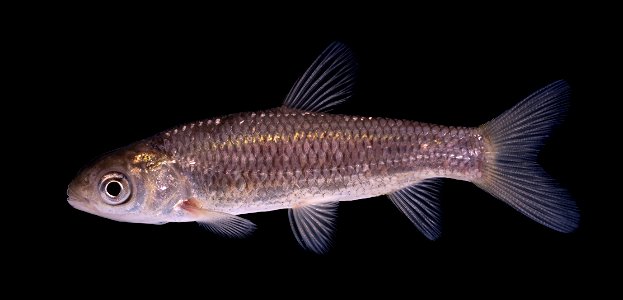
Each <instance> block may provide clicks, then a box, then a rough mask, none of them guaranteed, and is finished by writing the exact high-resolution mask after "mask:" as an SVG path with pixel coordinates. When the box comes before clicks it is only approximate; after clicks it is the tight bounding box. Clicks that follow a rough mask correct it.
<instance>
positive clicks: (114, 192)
mask: <svg viewBox="0 0 623 300" xmlns="http://www.w3.org/2000/svg"><path fill="white" fill-rule="evenodd" d="M106 193H108V195H110V196H112V197H117V196H119V194H121V183H119V182H118V181H111V182H109V183H108V184H107V185H106Z"/></svg>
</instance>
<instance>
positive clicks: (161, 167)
mask: <svg viewBox="0 0 623 300" xmlns="http://www.w3.org/2000/svg"><path fill="white" fill-rule="evenodd" d="M180 174H181V173H180V172H179V170H178V169H177V165H176V163H175V160H173V159H170V158H169V157H168V156H167V155H166V154H163V153H161V152H158V151H157V150H153V149H151V148H150V147H147V146H146V145H136V146H130V147H128V148H124V149H120V150H117V151H114V152H112V153H110V154H107V155H105V156H103V157H101V158H100V159H98V160H96V161H95V162H94V163H93V164H91V165H90V166H88V167H86V168H85V169H83V170H82V171H81V172H79V174H78V176H77V177H76V178H74V180H73V181H72V182H71V183H70V184H69V187H68V189H67V196H68V198H67V201H68V202H69V204H70V205H71V206H73V207H74V208H76V209H79V210H81V211H84V212H87V213H90V214H94V215H97V216H100V217H104V218H108V219H111V220H115V221H122V222H131V223H147V224H163V223H166V222H167V221H168V220H169V219H168V218H170V215H171V212H172V211H173V209H174V208H175V205H176V203H178V202H179V201H182V200H183V199H187V198H188V189H187V188H186V181H185V180H184V178H183V176H181V175H180Z"/></svg>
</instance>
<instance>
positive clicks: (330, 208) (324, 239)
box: [288, 202, 338, 254]
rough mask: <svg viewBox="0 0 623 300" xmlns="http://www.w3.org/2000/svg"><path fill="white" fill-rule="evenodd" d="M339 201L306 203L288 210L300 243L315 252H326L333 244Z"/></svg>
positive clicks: (295, 234)
mask: <svg viewBox="0 0 623 300" xmlns="http://www.w3.org/2000/svg"><path fill="white" fill-rule="evenodd" d="M337 205H338V202H326V203H320V204H314V205H306V206H300V207H295V208H291V209H289V210H288V217H289V219H290V227H291V228H292V232H293V233H294V237H295V238H296V240H297V241H298V243H299V244H300V245H301V246H302V247H303V248H305V249H307V250H311V251H313V252H315V253H318V254H322V253H325V252H326V251H327V250H328V249H329V246H330V244H331V239H332V238H333V231H334V229H335V226H334V221H335V216H336V213H337Z"/></svg>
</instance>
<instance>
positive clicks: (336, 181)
mask: <svg viewBox="0 0 623 300" xmlns="http://www.w3.org/2000/svg"><path fill="white" fill-rule="evenodd" d="M355 69H356V64H355V62H354V59H353V56H352V54H351V52H350V50H349V49H348V48H347V47H345V46H344V45H342V44H340V43H333V44H331V45H330V46H329V47H328V48H327V49H326V50H325V51H324V52H323V53H322V54H321V55H320V56H319V57H318V58H317V59H316V60H315V61H314V63H313V64H312V65H311V66H310V67H309V69H308V70H307V71H306V72H305V73H304V75H303V76H302V77H300V78H299V80H298V81H297V82H296V83H295V85H294V86H293V87H292V89H291V90H290V93H289V94H288V95H287V97H286V99H285V101H284V103H283V105H282V106H281V107H278V108H274V109H269V110H265V111H258V112H246V113H237V114H232V115H228V116H224V117H220V118H214V119H208V120H203V121H198V122H193V123H189V124H185V125H182V126H179V127H176V128H173V129H170V130H168V131H165V132H162V133H159V134H157V135H155V136H153V137H150V138H148V139H145V140H142V141H139V142H136V143H134V144H132V145H130V146H127V147H125V148H123V149H120V150H117V151H114V152H112V153H110V154H108V155H105V156H104V157H102V158H100V159H99V160H97V161H96V162H95V163H93V164H92V165H91V166H89V167H87V168H85V169H84V170H83V171H81V172H80V173H79V174H78V176H77V177H76V178H75V179H74V180H73V181H72V182H71V183H70V185H69V188H68V190H67V194H68V196H69V197H68V201H69V203H70V204H71V205H72V206H73V207H75V208H77V209H79V210H83V211H85V212H88V213H92V214H95V215H98V216H101V217H105V218H109V219H112V220H117V221H124V222H134V223H150V224H163V223H167V222H198V223H199V224H201V225H203V226H204V227H206V228H208V229H209V230H211V231H213V232H215V233H217V234H221V235H225V236H232V237H241V236H245V235H248V234H250V233H251V232H252V231H253V230H254V228H255V225H254V224H253V223H251V222H250V221H248V220H246V219H243V218H241V217H239V215H242V214H248V213H255V212H263V211H271V210H277V209H288V210H289V218H290V224H291V227H292V231H293V232H294V235H295V237H296V239H297V240H298V242H299V243H300V244H301V246H303V247H304V248H306V249H308V250H311V251H314V252H317V253H323V252H326V251H327V250H328V246H329V244H330V242H331V238H332V233H333V230H334V219H335V216H336V211H337V204H338V202H339V201H350V200H357V199H363V198H369V197H375V196H379V195H387V196H388V197H389V199H390V200H391V201H392V202H393V203H394V204H395V205H396V207H398V209H400V210H401V211H402V212H403V213H404V214H405V215H406V216H407V217H408V218H409V219H410V220H411V221H412V222H413V224H414V225H415V226H416V227H417V228H418V229H419V230H420V231H421V232H422V233H423V234H424V235H425V236H426V237H427V238H429V239H436V238H437V237H438V236H439V234H440V203H439V199H438V191H439V189H440V179H441V178H452V179H458V180H465V181H470V182H473V183H474V184H476V185H477V186H478V187H480V188H482V189H484V190H485V191H487V192H489V193H490V194H491V195H493V196H494V197H496V198H498V199H500V200H502V201H504V202H506V203H507V204H509V205H510V206H512V207H513V208H515V209H516V210H518V211H519V212H521V213H523V214H524V215H526V216H528V217H529V218H531V219H533V220H534V221H536V222H539V223H541V224H543V225H545V226H547V227H549V228H552V229H554V230H557V231H561V232H571V231H573V230H574V229H576V228H577V226H578V222H579V213H578V210H577V208H576V205H575V203H574V201H573V200H572V199H571V198H570V196H569V195H568V193H567V192H566V191H565V190H564V189H562V188H561V187H559V186H558V185H557V184H556V182H555V181H554V180H553V179H551V178H550V177H549V176H548V175H547V174H546V173H545V172H544V171H543V169H542V168H541V167H540V166H539V165H538V164H537V162H536V161H537V154H538V151H539V148H540V146H541V145H542V144H543V142H544V140H545V139H546V138H547V136H548V135H549V134H550V132H551V129H552V127H553V126H554V125H556V124H557V123H559V122H560V121H561V119H562V116H563V115H564V113H565V111H566V108H567V105H568V101H567V99H568V96H569V88H568V85H567V84H566V83H565V82H564V81H557V82H554V83H552V84H550V85H548V86H547V87H545V88H543V89H541V90H539V91H537V92H535V93H534V94H532V95H531V96H529V97H528V98H526V99H524V100H523V101H521V102H520V103H519V104H517V105H516V106H515V107H513V108H511V109H510V110H508V111H506V112H504V113H503V114H502V115H500V116H499V117H497V118H495V119H494V120H492V121H490V122H488V123H486V124H484V125H482V126H480V127H476V128H467V127H454V126H441V125H434V124H426V123H419V122H413V121H407V120H394V119H386V118H377V117H359V116H345V115H334V114H329V113H326V110H327V109H328V108H330V107H332V106H334V105H336V104H338V103H340V102H343V101H344V100H346V99H347V98H348V97H350V95H351V90H352V86H353V83H354V72H355Z"/></svg>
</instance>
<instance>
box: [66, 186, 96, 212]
mask: <svg viewBox="0 0 623 300" xmlns="http://www.w3.org/2000/svg"><path fill="white" fill-rule="evenodd" d="M67 202H68V203H69V205H71V206H72V207H73V208H75V209H78V210H81V211H84V212H88V211H89V209H90V205H89V202H88V201H87V200H86V199H84V198H83V197H80V195H78V193H76V191H74V190H73V189H72V188H71V187H69V188H68V189H67Z"/></svg>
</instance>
